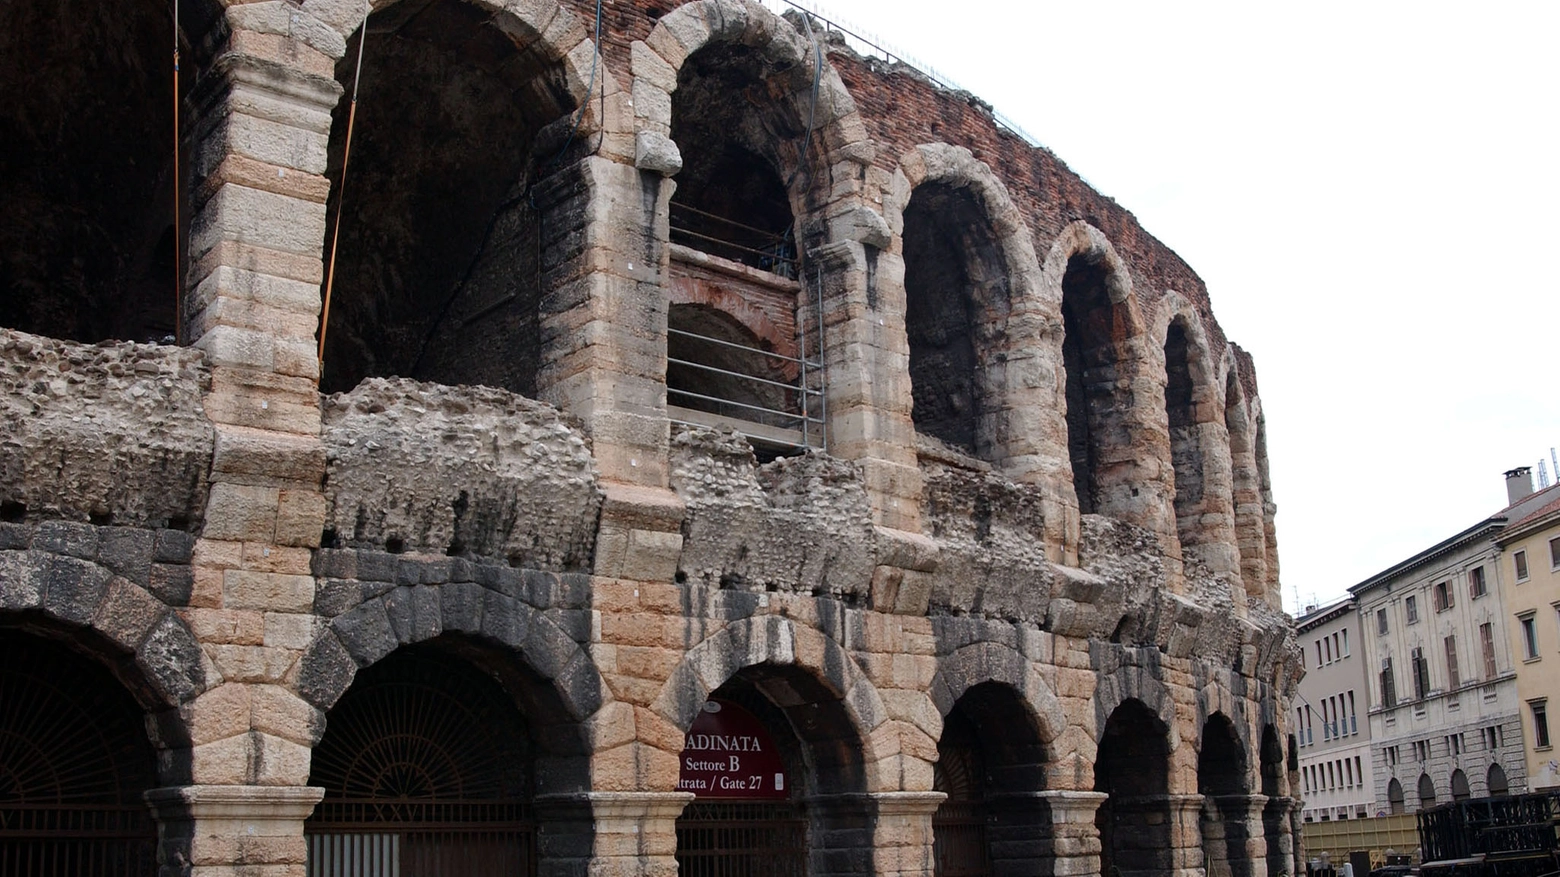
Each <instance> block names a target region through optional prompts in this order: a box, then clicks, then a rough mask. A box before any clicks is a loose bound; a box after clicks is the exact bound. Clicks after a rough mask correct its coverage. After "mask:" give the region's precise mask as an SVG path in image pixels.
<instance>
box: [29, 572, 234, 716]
mask: <svg viewBox="0 0 1560 877" xmlns="http://www.w3.org/2000/svg"><path fill="white" fill-rule="evenodd" d="M22 613H27V614H32V615H35V616H41V617H43V618H46V619H48V620H49V621H50V622H53V623H55V624H57V625H59V626H60V627H61V628H64V629H76V630H85V631H90V632H91V633H92V634H94V635H96V636H97V637H101V638H102V640H104V641H106V643H107V644H108V645H110V646H111V648H113V649H114V650H117V651H120V652H122V653H128V655H129V656H130V660H131V663H132V664H133V665H134V667H135V671H136V673H137V674H139V676H140V677H141V679H139V680H136V681H138V682H141V683H143V685H141V686H132V687H131V690H132V693H133V694H135V696H136V699H137V700H138V701H140V702H141V705H142V706H143V707H144V708H146V709H149V710H166V709H170V708H176V707H180V706H183V705H184V704H187V703H189V702H191V701H193V700H194V699H195V698H197V697H199V696H200V694H201V693H202V692H204V691H205V690H206V689H207V688H209V687H211V686H212V685H214V684H215V683H216V682H217V681H218V680H219V676H220V674H218V673H217V671H216V668H215V667H214V666H213V665H212V664H211V662H210V661H209V660H208V659H207V657H206V654H205V652H204V651H202V649H201V647H200V642H199V641H198V640H197V639H196V638H195V634H194V633H193V632H192V631H191V630H190V628H189V626H188V625H187V624H185V622H184V620H183V619H182V618H180V617H179V615H178V613H176V612H174V611H173V610H172V609H171V608H169V607H168V606H167V605H166V604H164V603H163V602H162V601H161V600H159V599H158V598H157V597H156V596H154V595H152V594H151V593H150V592H148V591H147V590H146V589H145V588H142V587H141V586H140V585H138V584H135V583H134V582H131V581H129V580H128V579H125V578H124V577H122V576H119V575H116V574H114V573H113V572H112V571H111V570H109V569H108V568H106V567H104V566H102V565H100V564H98V563H95V562H92V561H89V560H81V559H78V558H74V557H67V556H63V555H54V554H49V553H45V552H41V551H26V552H21V551H17V552H5V553H4V554H0V615H3V616H13V614H15V615H20V614H22ZM137 689H139V690H137Z"/></svg>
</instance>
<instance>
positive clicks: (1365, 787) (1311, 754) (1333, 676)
mask: <svg viewBox="0 0 1560 877" xmlns="http://www.w3.org/2000/svg"><path fill="white" fill-rule="evenodd" d="M1295 628H1296V633H1297V636H1298V639H1299V642H1300V652H1301V661H1302V662H1303V663H1304V665H1305V677H1304V678H1303V679H1301V680H1300V687H1299V691H1298V692H1297V693H1296V695H1295V729H1296V735H1295V736H1296V741H1297V742H1298V743H1299V753H1300V790H1301V793H1302V794H1303V795H1304V798H1305V804H1304V809H1303V810H1302V811H1301V818H1302V819H1303V820H1304V821H1305V822H1328V821H1331V820H1335V819H1362V818H1364V817H1367V816H1373V815H1375V814H1376V812H1377V809H1378V808H1376V807H1375V806H1374V804H1375V800H1376V799H1375V782H1374V781H1373V777H1372V762H1371V751H1370V721H1369V718H1368V713H1366V712H1362V711H1367V710H1368V709H1369V702H1370V686H1369V683H1368V680H1367V672H1366V667H1367V665H1368V664H1369V663H1370V662H1369V659H1368V657H1367V653H1366V652H1364V651H1363V649H1362V648H1361V647H1362V645H1363V643H1364V640H1363V639H1361V637H1360V623H1359V613H1358V612H1357V611H1356V607H1355V603H1354V598H1353V597H1348V598H1345V599H1343V600H1340V601H1338V602H1336V603H1333V604H1331V605H1329V606H1321V607H1313V608H1311V609H1310V610H1308V611H1307V612H1306V613H1305V614H1304V615H1302V616H1301V617H1300V618H1298V619H1296V620H1295Z"/></svg>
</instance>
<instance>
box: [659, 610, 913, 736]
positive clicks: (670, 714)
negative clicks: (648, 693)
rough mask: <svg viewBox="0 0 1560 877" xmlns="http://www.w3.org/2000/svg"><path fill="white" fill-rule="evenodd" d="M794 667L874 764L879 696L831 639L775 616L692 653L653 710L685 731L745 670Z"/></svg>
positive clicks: (751, 621) (739, 626)
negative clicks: (824, 693) (820, 690)
mask: <svg viewBox="0 0 1560 877" xmlns="http://www.w3.org/2000/svg"><path fill="white" fill-rule="evenodd" d="M758 664H772V665H777V666H794V667H797V668H799V669H801V670H804V671H806V672H808V673H810V674H811V675H812V676H813V677H814V678H816V679H817V680H818V681H819V682H821V683H822V684H823V685H824V686H826V687H827V688H828V689H829V690H830V691H832V692H833V693H835V694H837V695H839V697H840V701H841V704H842V705H843V707H844V709H845V713H846V715H847V716H848V717H849V719H850V722H851V724H852V725H853V726H854V727H855V731H856V734H857V736H858V737H859V739H860V740H861V744H862V747H863V754H862V760H863V762H865V763H868V764H870V763H872V762H875V761H877V760H878V755H877V754H876V753H875V752H874V746H873V743H872V741H873V738H874V732H875V731H876V730H877V729H878V727H879V726H881V725H882V724H883V723H884V722H886V721H888V711H887V709H886V708H885V706H884V704H883V699H882V696H881V695H879V693H878V691H877V688H876V687H875V686H874V685H873V684H872V682H871V680H869V679H868V678H867V676H866V674H865V673H863V672H862V670H861V668H860V667H859V666H857V664H856V662H855V660H854V659H852V658H851V657H850V655H849V654H847V653H846V651H845V649H844V648H843V647H842V646H841V645H840V644H839V643H838V642H836V641H835V640H834V639H832V638H831V637H829V636H826V635H825V634H823V633H821V632H819V631H817V630H814V629H813V628H810V627H806V626H804V625H799V624H797V623H796V622H794V621H793V620H791V619H789V618H784V617H781V616H778V615H761V616H757V617H753V618H747V619H744V620H742V621H737V622H733V623H731V624H729V625H727V626H726V627H724V628H722V629H721V630H720V631H719V632H718V633H716V634H714V635H713V636H711V637H709V638H708V639H706V640H704V641H703V642H701V643H699V644H698V645H697V646H694V647H693V648H692V649H690V650H689V651H688V653H687V655H685V656H684V658H683V660H682V662H681V663H680V664H679V665H678V666H677V668H676V669H675V670H673V671H672V675H671V678H670V679H669V680H668V681H667V683H666V685H665V686H664V687H663V688H662V689H661V693H660V694H659V695H658V696H657V697H656V699H655V700H654V701H653V702H652V704H651V708H652V709H653V710H654V711H655V712H656V713H657V714H658V715H660V716H661V717H662V718H663V719H665V720H666V721H668V722H670V723H671V724H673V725H674V726H676V727H678V728H680V729H683V730H685V731H686V729H687V728H688V727H689V726H691V725H692V724H693V719H694V717H695V715H696V714H697V713H698V711H699V709H700V707H701V705H702V704H703V703H704V701H705V700H706V699H708V698H709V695H710V692H712V691H714V690H715V689H717V688H719V687H720V686H721V685H722V684H724V683H725V682H726V681H727V680H729V679H731V678H732V677H733V676H735V675H736V674H737V672H738V671H740V670H742V669H743V668H745V667H752V666H755V665H758Z"/></svg>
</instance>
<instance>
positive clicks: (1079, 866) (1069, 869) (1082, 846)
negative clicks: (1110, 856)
mask: <svg viewBox="0 0 1560 877" xmlns="http://www.w3.org/2000/svg"><path fill="white" fill-rule="evenodd" d="M1034 797H1035V798H1036V799H1037V801H1038V802H1039V803H1040V805H1041V806H1042V808H1043V809H1044V810H1046V811H1047V816H1048V818H1049V821H1050V826H1049V827H1050V832H1051V850H1052V855H1053V856H1054V857H1055V858H1054V861H1053V863H1052V866H1051V871H1050V873H1051V874H1053V875H1055V877H1084V875H1088V874H1098V873H1100V830H1099V827H1098V826H1096V825H1095V824H1094V815H1095V813H1096V812H1098V810H1099V809H1100V804H1101V803H1102V802H1104V800H1105V799H1106V798H1108V797H1110V796H1109V795H1107V794H1105V793H1104V792H1065V791H1056V792H1036V793H1034Z"/></svg>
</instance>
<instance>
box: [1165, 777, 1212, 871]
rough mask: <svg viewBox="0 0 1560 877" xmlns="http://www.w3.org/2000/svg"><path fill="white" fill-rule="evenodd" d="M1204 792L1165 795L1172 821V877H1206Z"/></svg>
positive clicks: (1167, 809) (1167, 810)
mask: <svg viewBox="0 0 1560 877" xmlns="http://www.w3.org/2000/svg"><path fill="white" fill-rule="evenodd" d="M1204 800H1205V799H1204V797H1203V796H1202V795H1166V796H1165V801H1166V805H1167V806H1166V812H1167V816H1168V818H1169V820H1170V862H1169V865H1170V869H1169V873H1170V875H1171V877H1204V875H1206V873H1207V871H1206V869H1205V868H1204V857H1203V842H1202V828H1203V825H1202V819H1203V806H1204Z"/></svg>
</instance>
